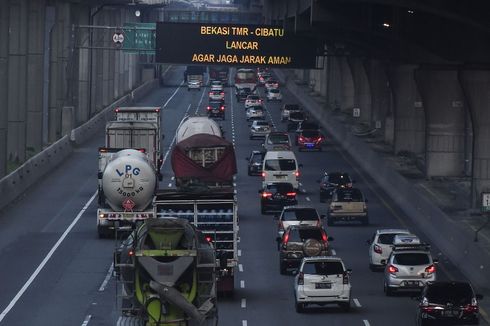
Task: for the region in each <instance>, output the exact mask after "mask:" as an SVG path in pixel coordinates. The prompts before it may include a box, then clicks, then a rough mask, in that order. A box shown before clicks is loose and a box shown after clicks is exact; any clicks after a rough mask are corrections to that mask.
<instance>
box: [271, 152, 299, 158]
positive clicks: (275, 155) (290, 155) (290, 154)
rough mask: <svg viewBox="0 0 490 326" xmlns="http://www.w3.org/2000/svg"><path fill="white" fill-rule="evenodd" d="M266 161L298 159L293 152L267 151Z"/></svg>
mask: <svg viewBox="0 0 490 326" xmlns="http://www.w3.org/2000/svg"><path fill="white" fill-rule="evenodd" d="M265 158H266V159H272V160H273V159H280V158H284V159H296V155H294V152H292V151H267V153H266V154H265Z"/></svg>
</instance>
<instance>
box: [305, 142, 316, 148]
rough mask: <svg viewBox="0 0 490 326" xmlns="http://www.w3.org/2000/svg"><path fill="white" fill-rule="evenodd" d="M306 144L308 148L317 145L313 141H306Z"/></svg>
mask: <svg viewBox="0 0 490 326" xmlns="http://www.w3.org/2000/svg"><path fill="white" fill-rule="evenodd" d="M305 145H306V147H308V148H312V147H314V146H315V144H312V143H306V144H305Z"/></svg>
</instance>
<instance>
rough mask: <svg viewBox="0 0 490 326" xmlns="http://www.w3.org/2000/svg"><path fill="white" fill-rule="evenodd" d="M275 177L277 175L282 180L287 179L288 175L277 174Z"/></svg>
mask: <svg viewBox="0 0 490 326" xmlns="http://www.w3.org/2000/svg"><path fill="white" fill-rule="evenodd" d="M275 177H276V178H277V179H281V180H282V179H286V178H287V176H286V175H275Z"/></svg>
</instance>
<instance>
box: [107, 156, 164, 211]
mask: <svg viewBox="0 0 490 326" xmlns="http://www.w3.org/2000/svg"><path fill="white" fill-rule="evenodd" d="M156 183H157V180H156V174H155V169H154V168H153V165H152V163H151V162H150V161H149V160H148V158H147V156H146V155H145V154H144V153H141V152H139V151H137V150H134V149H124V150H122V151H119V152H117V153H115V154H114V155H113V156H112V157H111V159H110V161H109V163H107V165H106V168H105V169H104V172H103V174H102V190H103V192H104V197H105V199H106V202H107V204H109V206H111V208H112V209H113V210H114V211H117V212H119V211H142V210H144V209H146V208H147V207H148V205H150V203H151V202H152V200H153V195H154V194H155V186H156Z"/></svg>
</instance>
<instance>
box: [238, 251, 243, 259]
mask: <svg viewBox="0 0 490 326" xmlns="http://www.w3.org/2000/svg"><path fill="white" fill-rule="evenodd" d="M241 255H242V250H241V249H238V257H240V256H241Z"/></svg>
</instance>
